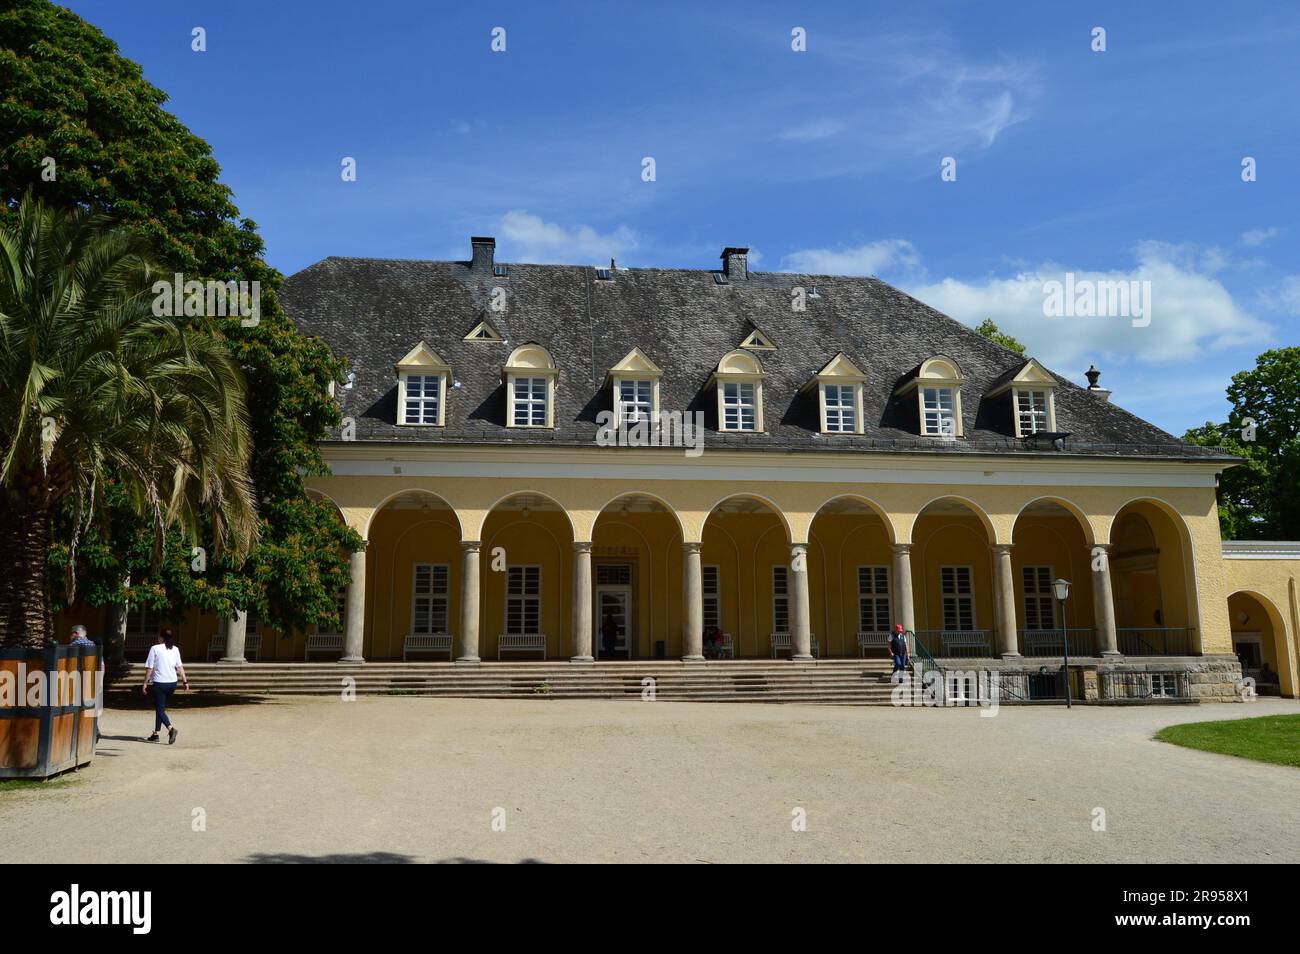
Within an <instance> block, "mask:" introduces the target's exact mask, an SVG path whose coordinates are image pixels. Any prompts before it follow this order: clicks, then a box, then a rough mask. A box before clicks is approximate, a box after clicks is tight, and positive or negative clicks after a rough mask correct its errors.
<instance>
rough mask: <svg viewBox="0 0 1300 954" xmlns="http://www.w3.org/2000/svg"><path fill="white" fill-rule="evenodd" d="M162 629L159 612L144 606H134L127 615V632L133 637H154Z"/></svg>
mask: <svg viewBox="0 0 1300 954" xmlns="http://www.w3.org/2000/svg"><path fill="white" fill-rule="evenodd" d="M161 628H162V624H161V622H160V621H159V619H158V611H157V610H151V609H148V608H147V607H144V606H132V607H131V608H130V609H129V610H127V613H126V631H127V632H128V633H131V634H133V635H137V636H138V635H140V634H141V633H146V634H148V635H153V634H155V633H157V632H158V630H159V629H161Z"/></svg>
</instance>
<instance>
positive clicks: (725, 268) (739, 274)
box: [722, 246, 749, 282]
mask: <svg viewBox="0 0 1300 954" xmlns="http://www.w3.org/2000/svg"><path fill="white" fill-rule="evenodd" d="M748 256H749V249H747V248H732V247H731V246H728V247H726V248H724V249H723V250H722V274H724V275H726V276H727V280H728V281H733V282H734V281H737V280H738V279H742V278H748V277H749V263H748Z"/></svg>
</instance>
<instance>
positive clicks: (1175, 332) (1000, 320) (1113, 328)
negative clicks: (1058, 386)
mask: <svg viewBox="0 0 1300 954" xmlns="http://www.w3.org/2000/svg"><path fill="white" fill-rule="evenodd" d="M1171 252H1174V253H1176V254H1170V253H1171ZM1189 257H1190V256H1189V255H1187V254H1186V250H1183V249H1179V248H1177V247H1174V246H1168V245H1163V244H1161V243H1144V244H1142V245H1141V246H1139V248H1138V250H1137V258H1138V261H1137V264H1136V265H1135V266H1134V267H1133V268H1131V269H1128V270H1123V269H1119V270H1112V271H1081V270H1077V269H1076V270H1068V269H1066V268H1064V267H1062V266H1060V265H1055V264H1043V265H1039V266H1037V267H1035V268H1033V269H1028V270H1024V271H1021V272H1019V273H1018V274H1016V275H1015V276H1012V277H1009V278H997V277H990V278H988V279H986V280H985V281H983V282H961V281H957V280H955V279H952V278H947V279H944V280H943V281H941V282H938V283H933V284H928V285H921V286H917V287H911V288H909V289H908V292H909V293H910V294H912V295H913V296H915V297H916V298H919V299H920V300H921V301H924V302H925V303H926V304H928V305H931V306H932V307H934V308H937V309H939V310H940V311H942V312H944V313H946V314H949V315H951V316H952V317H954V318H957V319H959V320H960V321H963V322H965V323H967V324H970V325H977V324H979V322H980V321H982V320H983V319H985V318H992V319H993V320H994V322H996V323H997V325H998V327H999V328H1000V329H1001V330H1002V331H1005V332H1007V333H1008V334H1011V335H1014V336H1015V337H1016V338H1018V339H1020V340H1021V341H1022V342H1024V344H1025V346H1026V347H1027V348H1028V349H1029V351H1030V353H1031V354H1033V355H1035V356H1036V357H1039V358H1041V359H1042V360H1043V361H1044V362H1045V363H1047V364H1049V365H1052V366H1055V367H1059V368H1062V369H1065V368H1071V367H1074V366H1076V365H1083V364H1086V363H1087V362H1088V361H1093V360H1098V359H1100V358H1103V357H1104V358H1106V359H1108V360H1111V361H1128V360H1138V361H1146V362H1172V361H1191V360H1193V359H1195V358H1198V357H1202V356H1203V353H1204V352H1205V351H1207V350H1211V351H1212V350H1218V349H1222V348H1229V347H1234V346H1238V345H1248V344H1259V343H1264V342H1267V341H1268V340H1269V334H1270V329H1269V327H1268V325H1266V324H1265V323H1263V322H1261V321H1259V320H1258V319H1256V318H1255V317H1253V316H1252V315H1251V314H1249V313H1248V312H1246V311H1244V310H1243V309H1242V308H1241V307H1240V306H1238V305H1237V303H1236V302H1234V301H1233V299H1232V295H1231V294H1229V292H1228V290H1227V289H1226V288H1224V286H1223V285H1222V284H1220V282H1219V281H1218V280H1217V279H1215V278H1214V277H1212V275H1211V274H1207V273H1206V272H1203V271H1198V270H1196V268H1194V267H1192V265H1191V264H1190V263H1189V261H1188V259H1189ZM1209 258H1210V259H1211V260H1212V259H1213V256H1209ZM1067 271H1072V273H1073V281H1074V283H1075V285H1076V287H1077V286H1078V285H1079V283H1080V282H1082V281H1085V280H1088V281H1093V282H1103V281H1104V282H1114V281H1122V282H1129V281H1138V282H1150V283H1151V284H1150V303H1149V304H1150V316H1151V321H1150V324H1149V325H1148V326H1146V327H1135V326H1134V321H1133V319H1131V318H1121V317H1107V318H1102V317H1092V318H1085V317H1059V318H1057V317H1046V316H1045V315H1044V313H1043V312H1044V308H1043V304H1044V299H1045V292H1044V286H1045V285H1046V283H1047V282H1050V281H1057V282H1062V283H1064V282H1065V281H1066V272H1067Z"/></svg>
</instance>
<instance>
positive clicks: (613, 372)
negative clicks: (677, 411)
mask: <svg viewBox="0 0 1300 954" xmlns="http://www.w3.org/2000/svg"><path fill="white" fill-rule="evenodd" d="M661 377H663V371H661V370H660V369H659V366H658V365H656V364H655V363H654V362H653V361H651V360H650V359H649V358H648V357H646V354H645V352H643V351H642V350H641V349H640V348H633V349H632V350H631V351H629V352H628V353H627V354H626V355H625V356H624V357H623V360H621V361H619V362H618V363H617V364H616V365H614V367H612V368H610V369H609V381H610V383H611V385H612V389H613V395H614V419H615V420H616V421H617V422H618V423H619V425H621V426H623V427H631V426H633V425H634V424H636V423H637V422H638V421H645V422H646V423H650V424H653V423H654V422H656V421H658V420H659V379H660V378H661Z"/></svg>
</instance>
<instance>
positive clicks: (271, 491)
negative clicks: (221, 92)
mask: <svg viewBox="0 0 1300 954" xmlns="http://www.w3.org/2000/svg"><path fill="white" fill-rule="evenodd" d="M0 91H2V92H0V222H3V221H4V219H5V217H6V216H8V217H12V216H13V215H14V214H15V212H14V210H15V208H16V205H17V201H18V199H19V197H20V196H21V195H22V194H23V193H24V192H25V191H26V190H28V189H29V188H30V189H32V190H33V191H34V193H35V194H36V195H37V196H39V197H41V198H43V199H44V200H45V201H46V202H47V203H49V204H51V205H58V206H62V207H67V208H70V207H74V206H94V207H97V208H101V209H103V210H105V211H107V212H108V213H109V214H111V215H112V216H113V217H114V218H116V219H117V220H119V221H121V222H122V223H124V224H125V225H127V226H129V227H131V228H132V229H134V230H136V231H137V232H138V233H139V234H141V235H142V236H144V237H145V238H146V239H147V240H148V241H149V243H150V244H151V245H152V246H153V247H154V248H155V249H156V252H157V255H158V257H159V259H160V261H161V263H162V264H163V265H164V267H165V268H166V269H168V270H171V271H180V272H183V273H184V276H185V278H186V279H187V280H189V279H198V280H206V279H219V280H222V281H231V280H234V281H250V282H251V281H254V280H256V281H259V282H260V283H261V320H260V323H259V324H258V325H257V326H256V327H242V326H241V325H240V323H239V321H238V320H237V319H229V320H225V321H224V322H223V327H222V329H221V330H222V333H223V334H224V336H225V337H226V339H227V341H228V343H229V346H230V348H231V350H232V351H233V353H234V354H235V356H236V358H237V360H238V362H239V364H240V366H241V367H242V370H243V373H244V375H245V378H246V380H247V385H248V409H249V419H250V426H251V429H252V437H253V444H254V448H255V450H254V454H253V459H252V464H251V471H252V479H253V484H254V487H255V490H256V497H257V501H258V509H259V516H260V520H261V527H260V542H259V543H258V545H257V547H256V548H255V549H254V550H253V552H252V554H251V555H250V557H249V559H248V561H247V562H246V563H244V564H243V565H241V566H228V565H225V564H222V563H221V562H220V561H210V562H209V569H208V572H207V573H206V575H203V576H201V577H200V576H199V575H196V574H190V573H189V571H188V566H189V552H190V550H189V542H190V541H187V540H183V539H181V538H180V537H179V536H176V535H169V537H168V540H167V547H166V550H165V557H164V560H163V565H162V567H161V568H157V569H156V568H155V567H154V566H153V565H152V564H151V561H149V560H147V559H144V556H145V554H144V553H142V552H141V550H140V547H139V542H140V534H141V532H142V530H147V528H142V527H141V526H140V525H139V524H138V522H137V523H133V522H132V521H131V519H130V517H129V515H127V514H122V513H118V514H114V515H113V519H111V520H110V521H109V523H108V526H107V528H106V529H104V530H103V531H102V536H98V537H94V538H87V539H86V540H85V541H84V544H83V548H82V551H81V557H80V559H81V561H82V562H81V572H82V574H83V576H84V577H85V579H84V586H83V592H84V593H85V594H86V595H87V597H88V599H89V600H90V601H92V602H93V603H95V604H104V603H108V602H114V601H118V600H121V599H125V598H131V599H138V600H140V601H141V602H151V601H152V605H154V606H156V607H158V608H160V609H162V610H164V612H167V613H169V614H170V615H173V616H175V615H177V614H179V612H180V611H181V609H182V608H183V607H185V606H187V605H190V604H194V605H197V606H199V607H202V608H205V609H215V610H218V611H221V612H226V613H229V610H230V608H231V607H235V606H240V605H243V606H246V607H248V608H251V609H254V610H255V611H256V612H257V614H258V615H259V616H260V618H261V620H262V622H263V625H264V626H268V627H271V628H276V629H281V630H289V629H301V628H303V627H305V626H308V625H310V624H312V623H315V622H318V621H319V622H333V623H337V618H336V615H335V613H336V610H335V598H336V594H337V592H338V590H339V589H341V588H342V587H343V586H345V585H346V583H347V580H348V561H347V554H348V553H349V552H350V551H352V550H355V549H357V548H359V547H360V545H361V541H360V538H359V537H358V536H357V534H356V533H355V532H354V531H351V530H349V529H347V528H345V527H344V526H343V525H342V524H341V522H340V521H339V520H338V517H337V513H336V511H335V510H334V509H333V507H332V506H331V505H329V504H327V503H321V502H318V501H316V500H313V499H312V498H311V497H309V496H308V495H307V493H306V491H305V488H304V478H305V477H306V476H310V475H317V474H323V473H325V472H326V466H325V463H324V461H323V459H322V457H321V454H320V451H319V449H318V447H317V446H316V443H315V442H316V440H317V439H319V438H321V437H322V436H324V435H325V433H326V431H327V429H328V428H330V427H332V426H335V425H337V424H338V423H339V419H340V414H339V411H338V407H337V405H336V404H335V402H334V401H333V399H332V398H331V397H330V395H329V393H328V388H329V385H330V383H331V382H332V381H337V380H341V379H342V375H343V372H344V367H343V363H342V362H341V361H340V360H338V359H336V358H335V357H334V356H333V355H332V354H331V352H330V350H329V348H328V347H327V346H326V345H325V344H324V343H323V342H321V341H319V340H318V339H313V338H308V337H306V336H304V335H301V334H299V333H298V332H297V331H296V329H295V328H294V326H293V324H292V323H291V322H290V321H289V320H288V318H287V317H286V316H285V315H284V313H283V312H282V311H281V309H280V306H279V303H278V301H277V299H276V295H275V290H276V288H277V287H278V286H279V284H280V282H281V276H280V275H279V274H278V273H277V272H275V271H274V270H273V269H271V268H270V267H269V266H267V264H266V263H265V262H264V261H263V259H262V254H263V244H262V240H261V238H260V237H259V236H258V234H257V228H256V225H255V224H254V223H253V222H252V221H250V220H248V219H244V218H241V217H240V215H239V210H238V209H237V208H236V207H235V205H234V203H233V201H232V200H231V193H230V190H229V188H228V187H227V186H225V185H223V184H222V183H221V182H220V181H218V176H219V174H220V168H219V166H218V164H217V162H216V160H215V159H214V158H213V156H212V151H211V148H210V147H209V146H208V144H207V143H205V142H204V141H203V140H202V139H200V138H198V137H197V136H195V135H194V134H193V133H191V132H190V131H189V130H188V129H186V128H185V126H184V125H183V124H182V123H180V122H179V121H178V120H177V119H176V118H175V117H174V116H172V115H171V114H170V113H168V112H166V110H164V109H163V108H162V107H163V104H164V103H165V102H166V99H167V97H166V94H165V93H163V92H162V91H161V90H159V89H157V88H155V87H154V86H152V85H150V84H149V83H148V82H147V81H146V80H145V79H144V78H143V76H142V72H141V69H140V67H139V66H138V65H137V64H135V63H133V62H131V61H130V60H128V59H126V58H125V57H122V56H121V55H120V54H119V53H118V50H117V46H116V44H114V43H113V42H112V41H111V40H109V39H108V38H107V37H105V36H104V35H103V34H102V33H101V32H100V31H99V30H97V29H95V28H94V27H93V26H91V25H89V24H87V23H86V22H85V21H83V20H81V19H80V18H79V17H77V16H76V15H75V14H73V13H71V12H69V11H67V10H65V9H63V8H61V7H57V6H55V5H53V4H51V3H48V2H46V0H19V2H17V3H14V4H10V5H9V7H8V8H7V9H6V10H5V12H3V13H0ZM46 157H50V158H52V159H54V160H55V165H54V179H53V180H52V181H47V180H48V178H49V174H48V173H46V174H44V175H43V172H44V170H45V169H47V168H48V164H46V163H44V160H45V158H46ZM69 533H70V526H69V525H68V523H67V521H66V514H65V520H64V523H63V524H62V526H61V531H60V532H59V533H58V534H57V537H58V539H60V540H61V541H63V543H64V544H65V545H66V543H67V541H68V540H69V539H70V536H69ZM205 539H206V540H207V542H208V543H210V542H211V539H210V538H205ZM63 556H66V554H65V553H64V552H61V551H59V550H58V548H57V547H56V552H54V553H53V554H52V556H51V562H52V563H53V564H55V565H57V564H58V562H59V560H60V558H61V557H63ZM182 569H183V570H184V572H182ZM128 573H129V575H130V580H131V584H132V585H131V587H130V589H129V590H127V589H124V588H123V580H124V579H125V578H126V576H127V574H128Z"/></svg>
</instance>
